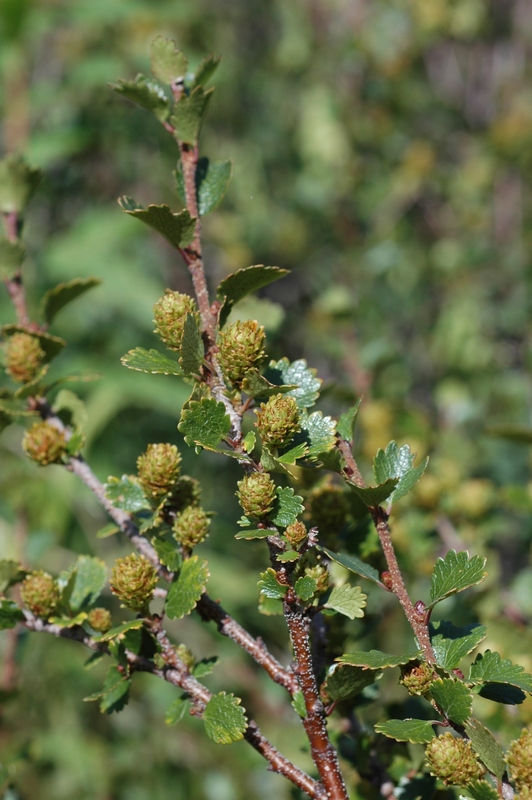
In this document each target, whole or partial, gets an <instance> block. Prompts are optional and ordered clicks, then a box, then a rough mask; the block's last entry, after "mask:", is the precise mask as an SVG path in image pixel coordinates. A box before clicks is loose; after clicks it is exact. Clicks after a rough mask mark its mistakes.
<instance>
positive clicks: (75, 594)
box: [68, 556, 107, 611]
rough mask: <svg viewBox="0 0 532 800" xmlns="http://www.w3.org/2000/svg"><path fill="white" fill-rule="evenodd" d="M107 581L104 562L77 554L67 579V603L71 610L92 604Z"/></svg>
mask: <svg viewBox="0 0 532 800" xmlns="http://www.w3.org/2000/svg"><path fill="white" fill-rule="evenodd" d="M106 583H107V567H106V566H105V562H103V561H102V560H101V559H99V558H94V557H91V556H78V558H77V561H76V563H75V564H74V567H73V569H72V575H71V579H70V581H69V584H70V586H69V589H70V596H69V598H68V603H69V606H70V608H71V609H72V611H79V610H80V609H82V608H83V607H84V606H89V605H92V603H94V602H95V600H97V598H98V597H99V596H100V594H101V592H102V590H103V588H104V586H105V584H106Z"/></svg>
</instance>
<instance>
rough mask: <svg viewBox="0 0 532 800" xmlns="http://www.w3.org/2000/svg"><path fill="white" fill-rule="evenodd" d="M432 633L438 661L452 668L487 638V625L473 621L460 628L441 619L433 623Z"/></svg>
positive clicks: (445, 667)
mask: <svg viewBox="0 0 532 800" xmlns="http://www.w3.org/2000/svg"><path fill="white" fill-rule="evenodd" d="M430 633H431V643H432V649H433V650H434V655H435V656H436V663H437V664H438V666H440V667H443V669H446V670H451V669H455V668H456V667H458V665H459V664H460V662H461V660H462V659H463V658H464V657H465V656H467V655H468V654H469V653H471V652H472V650H474V649H475V647H477V646H478V645H479V644H480V642H481V641H482V640H483V639H485V637H486V627H485V626H484V625H478V624H477V623H475V622H473V623H471V624H469V625H464V626H463V627H460V628H458V627H456V626H455V625H453V624H452V622H445V621H443V620H441V621H439V622H435V623H431V625H430Z"/></svg>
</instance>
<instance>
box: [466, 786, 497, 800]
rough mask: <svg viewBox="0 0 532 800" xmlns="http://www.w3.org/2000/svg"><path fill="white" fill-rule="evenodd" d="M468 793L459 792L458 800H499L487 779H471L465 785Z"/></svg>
mask: <svg viewBox="0 0 532 800" xmlns="http://www.w3.org/2000/svg"><path fill="white" fill-rule="evenodd" d="M466 791H467V792H468V794H461V795H460V800H500V795H499V793H498V792H497V790H496V789H495V787H494V786H492V785H491V784H489V783H488V782H487V781H473V783H470V784H469V785H468V787H467V790H466Z"/></svg>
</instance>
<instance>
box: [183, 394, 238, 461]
mask: <svg viewBox="0 0 532 800" xmlns="http://www.w3.org/2000/svg"><path fill="white" fill-rule="evenodd" d="M178 428H179V430H180V432H181V433H182V434H183V436H184V437H185V442H186V443H187V444H188V445H190V446H191V447H192V446H193V445H195V444H196V445H200V446H201V447H206V448H207V449H209V448H215V447H216V446H217V445H218V444H219V443H220V442H221V441H222V439H223V438H224V437H225V436H227V434H228V433H229V430H230V428H231V420H230V418H229V415H228V414H227V412H226V410H225V406H224V404H223V403H217V402H216V400H214V399H213V398H207V397H204V398H202V399H201V400H199V401H198V400H190V401H189V403H188V405H187V407H186V408H183V410H182V412H181V420H180V422H179V425H178Z"/></svg>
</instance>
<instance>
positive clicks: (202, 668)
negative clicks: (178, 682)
mask: <svg viewBox="0 0 532 800" xmlns="http://www.w3.org/2000/svg"><path fill="white" fill-rule="evenodd" d="M219 660H220V659H219V658H218V656H212V657H211V658H203V659H202V660H201V661H198V663H197V664H194V667H193V668H192V674H193V675H194V677H195V678H198V679H199V678H204V677H205V676H206V675H210V674H211V672H212V671H213V670H214V668H215V666H216V664H217V663H218V661H219Z"/></svg>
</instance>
